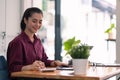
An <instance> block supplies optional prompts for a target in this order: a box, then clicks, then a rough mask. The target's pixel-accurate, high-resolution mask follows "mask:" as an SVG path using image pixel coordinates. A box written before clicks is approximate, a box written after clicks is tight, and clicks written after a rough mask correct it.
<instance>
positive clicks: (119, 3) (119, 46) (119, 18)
mask: <svg viewBox="0 0 120 80" xmlns="http://www.w3.org/2000/svg"><path fill="white" fill-rule="evenodd" d="M119 8H120V0H117V11H116V15H117V20H116V21H117V25H116V26H117V35H116V37H117V39H116V59H117V60H116V62H117V63H120V9H119Z"/></svg>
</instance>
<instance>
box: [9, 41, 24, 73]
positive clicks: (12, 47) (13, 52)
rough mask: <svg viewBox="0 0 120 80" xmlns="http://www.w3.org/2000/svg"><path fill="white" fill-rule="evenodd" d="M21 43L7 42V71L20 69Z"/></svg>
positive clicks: (21, 62)
mask: <svg viewBox="0 0 120 80" xmlns="http://www.w3.org/2000/svg"><path fill="white" fill-rule="evenodd" d="M22 56H23V54H22V44H21V42H20V41H14V42H11V43H9V45H8V50H7V62H8V71H9V72H10V73H11V72H16V71H21V68H22V66H23V57H22Z"/></svg>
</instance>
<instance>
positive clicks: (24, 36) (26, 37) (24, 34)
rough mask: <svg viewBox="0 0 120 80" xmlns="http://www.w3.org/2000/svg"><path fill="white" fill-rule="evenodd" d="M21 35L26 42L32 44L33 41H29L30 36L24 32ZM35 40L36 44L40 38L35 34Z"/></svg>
mask: <svg viewBox="0 0 120 80" xmlns="http://www.w3.org/2000/svg"><path fill="white" fill-rule="evenodd" d="M21 35H22V36H23V38H24V39H25V40H27V41H28V42H31V40H30V39H29V37H28V35H27V34H26V33H25V32H24V31H23V32H22V33H21ZM34 39H35V40H34V42H35V41H37V40H38V37H37V36H36V35H35V34H34Z"/></svg>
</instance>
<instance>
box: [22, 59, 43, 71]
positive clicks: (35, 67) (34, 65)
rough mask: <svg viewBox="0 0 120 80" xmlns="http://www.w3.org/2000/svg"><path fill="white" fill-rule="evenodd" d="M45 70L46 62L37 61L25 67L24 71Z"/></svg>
mask: <svg viewBox="0 0 120 80" xmlns="http://www.w3.org/2000/svg"><path fill="white" fill-rule="evenodd" d="M43 68H45V64H44V62H42V61H38V60H36V61H35V62H33V63H32V64H31V65H26V66H23V67H22V71H25V70H40V69H43Z"/></svg>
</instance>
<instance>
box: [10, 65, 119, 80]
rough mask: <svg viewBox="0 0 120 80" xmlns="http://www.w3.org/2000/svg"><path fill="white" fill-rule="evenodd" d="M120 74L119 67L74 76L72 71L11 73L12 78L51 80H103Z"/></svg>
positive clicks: (100, 68) (92, 68)
mask: <svg viewBox="0 0 120 80" xmlns="http://www.w3.org/2000/svg"><path fill="white" fill-rule="evenodd" d="M119 73H120V67H96V68H95V67H90V68H89V69H88V72H87V74H85V75H74V71H72V70H55V71H53V72H40V71H21V72H13V73H12V74H11V76H12V77H29V78H30V77H32V78H49V79H50V78H51V79H67V80H76V79H82V80H104V79H108V78H110V77H113V76H115V75H117V74H119Z"/></svg>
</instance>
